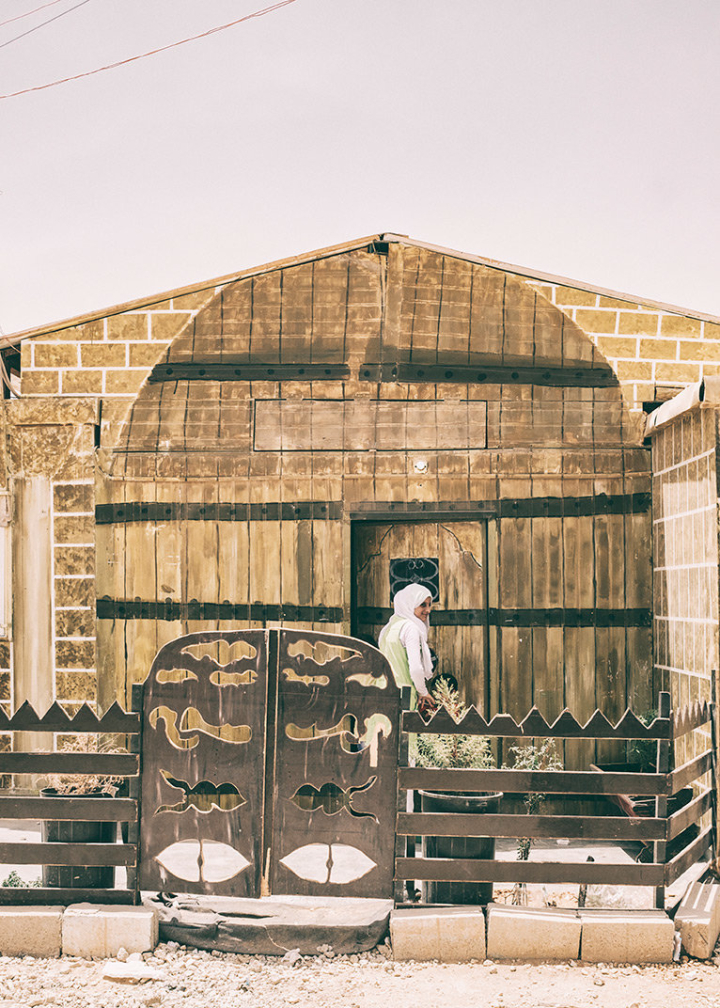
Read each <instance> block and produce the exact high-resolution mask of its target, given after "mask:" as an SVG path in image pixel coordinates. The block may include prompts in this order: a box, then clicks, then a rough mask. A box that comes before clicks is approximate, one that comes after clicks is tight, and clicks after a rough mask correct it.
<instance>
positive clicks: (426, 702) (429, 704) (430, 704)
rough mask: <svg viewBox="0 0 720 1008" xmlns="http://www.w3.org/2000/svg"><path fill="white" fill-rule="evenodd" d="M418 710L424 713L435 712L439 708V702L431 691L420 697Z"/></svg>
mask: <svg viewBox="0 0 720 1008" xmlns="http://www.w3.org/2000/svg"><path fill="white" fill-rule="evenodd" d="M418 710H419V711H420V713H421V714H422V715H425V714H433V713H434V712H435V711H436V710H437V704H436V703H435V701H434V700H433V698H432V697H431V696H430V694H429V693H425V694H424V695H423V696H420V697H418Z"/></svg>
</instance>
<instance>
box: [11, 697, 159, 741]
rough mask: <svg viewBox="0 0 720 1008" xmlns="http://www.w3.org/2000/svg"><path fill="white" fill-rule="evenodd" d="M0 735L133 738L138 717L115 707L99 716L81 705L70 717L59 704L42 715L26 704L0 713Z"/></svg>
mask: <svg viewBox="0 0 720 1008" xmlns="http://www.w3.org/2000/svg"><path fill="white" fill-rule="evenodd" d="M4 731H30V732H68V733H69V734H84V733H91V734H98V733H100V734H103V733H121V734H129V735H134V734H136V733H137V732H139V731H140V715H139V714H135V713H128V712H127V711H124V710H123V709H122V707H121V706H120V705H119V704H118V703H114V704H113V705H112V706H111V707H109V708H108V710H107V711H106V712H105V713H104V714H103V715H98V714H96V713H95V711H94V710H92V709H91V708H90V707H89V706H88V705H87V704H83V705H82V707H81V708H80V709H79V710H78V711H77V712H76V713H75V714H74V715H73V716H72V717H71V716H70V715H69V714H68V713H67V711H65V710H64V709H63V708H62V707H61V706H60V704H59V703H54V704H52V705H51V706H50V707H49V708H48V709H47V710H46V711H45V713H44V714H38V713H37V711H36V710H35V708H34V707H33V706H32V704H31V703H30V702H29V701H27V700H26V701H25V702H24V703H23V704H22V705H21V706H20V707H18V709H17V710H16V711H15V713H14V714H12V715H8V714H6V713H5V711H3V710H0V732H4Z"/></svg>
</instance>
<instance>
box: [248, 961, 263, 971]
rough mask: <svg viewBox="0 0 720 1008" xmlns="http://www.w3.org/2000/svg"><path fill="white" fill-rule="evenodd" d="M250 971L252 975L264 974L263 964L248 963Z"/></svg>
mask: <svg viewBox="0 0 720 1008" xmlns="http://www.w3.org/2000/svg"><path fill="white" fill-rule="evenodd" d="M248 969H249V970H250V972H251V973H262V969H263V968H262V963H259V962H257V961H253V962H250V963H248Z"/></svg>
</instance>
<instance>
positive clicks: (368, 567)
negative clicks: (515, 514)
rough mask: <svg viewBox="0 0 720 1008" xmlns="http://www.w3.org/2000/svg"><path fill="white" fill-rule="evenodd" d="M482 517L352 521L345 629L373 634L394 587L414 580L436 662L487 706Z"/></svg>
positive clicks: (385, 612)
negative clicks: (427, 607) (350, 609)
mask: <svg viewBox="0 0 720 1008" xmlns="http://www.w3.org/2000/svg"><path fill="white" fill-rule="evenodd" d="M486 554H487V523H486V522H480V521H456V522H448V521H444V522H430V523H425V522H414V523H410V522H408V523H406V524H398V523H392V524H390V523H370V522H367V523H366V522H362V523H358V524H357V526H356V527H355V529H354V535H353V556H354V567H355V590H356V605H355V606H354V622H353V632H354V633H357V634H358V635H359V636H363V637H367V638H368V639H372V640H375V641H377V637H378V634H379V632H380V630H381V629H382V626H383V624H384V623H385V622H387V620H388V619H389V618H390V615H391V614H392V597H393V595H394V594H395V590H397V589H399V588H403V587H404V586H405V585H406V584H409V583H410V582H411V581H419V582H420V583H422V584H426V585H427V586H428V590H429V591H431V592H432V597H433V602H434V606H433V612H432V616H431V624H432V632H431V641H430V643H431V645H432V647H433V649H434V650H435V652H436V654H437V656H438V670H439V671H441V672H449V673H451V674H453V675H454V676H455V677H456V679H457V680H458V684H459V686H460V689H461V692H462V693H463V695H464V697H465V698H466V700H467V702H468V703H474V704H476V705H478V706H479V707H482V708H483V709H484V710H487V709H488V708H489V702H488V701H489V690H490V682H489V676H488V632H487V576H486V572H487V562H486Z"/></svg>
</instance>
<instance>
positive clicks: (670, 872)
mask: <svg viewBox="0 0 720 1008" xmlns="http://www.w3.org/2000/svg"><path fill="white" fill-rule="evenodd" d="M712 843H713V829H712V826H708V827H707V829H704V830H703V831H702V833H701V834H700V835H699V836H698V837H697V838H696V839H695V840H693V842H692V843H691V844H688V846H687V847H686V848H685V849H684V850H682V851H680V853H679V854H676V855H675V857H674V858H673V859H672V861H669V862H668V864H667V866H666V878H667V882H666V884H667V885H670V884H671V883H672V882H674V881H675V879H678V878H680V876H681V875H682V874H683V873H684V872H686V871H687V870H688V868H690V867H691V866H692V865H694V864H695V862H696V861H699V860H700V858H701V857H702V856H703V854H704V853H705V851H706V850H708V848H710V847H711V846H712Z"/></svg>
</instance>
